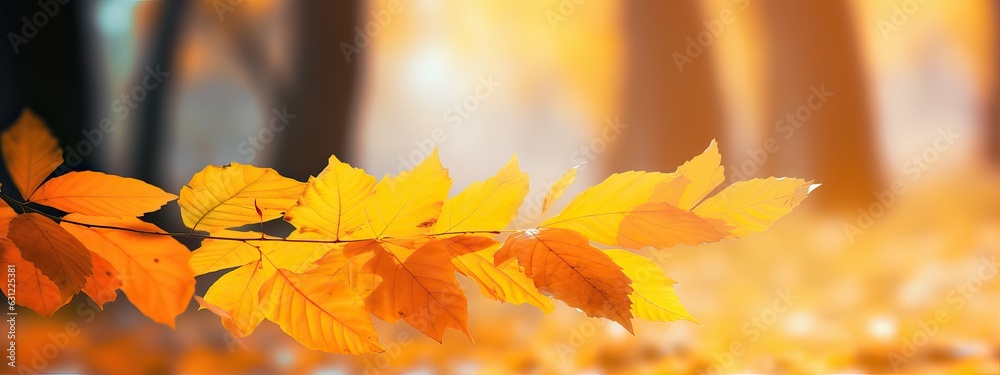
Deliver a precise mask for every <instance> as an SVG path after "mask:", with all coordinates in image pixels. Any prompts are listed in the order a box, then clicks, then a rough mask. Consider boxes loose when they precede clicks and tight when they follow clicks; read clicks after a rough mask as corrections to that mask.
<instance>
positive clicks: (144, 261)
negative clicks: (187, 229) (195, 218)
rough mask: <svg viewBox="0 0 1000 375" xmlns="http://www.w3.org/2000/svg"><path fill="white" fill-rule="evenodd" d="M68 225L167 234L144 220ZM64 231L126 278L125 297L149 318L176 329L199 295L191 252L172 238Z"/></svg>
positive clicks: (86, 220) (107, 231) (102, 220)
mask: <svg viewBox="0 0 1000 375" xmlns="http://www.w3.org/2000/svg"><path fill="white" fill-rule="evenodd" d="M66 220H71V221H76V222H83V223H88V224H97V225H106V226H114V227H118V228H128V229H133V230H141V231H149V232H161V233H162V232H163V231H162V230H160V228H158V227H156V226H155V225H153V224H149V223H145V222H142V221H140V220H139V219H135V218H131V219H116V218H109V217H89V216H83V215H79V214H69V215H66ZM62 226H63V228H65V229H66V230H67V231H69V232H70V233H72V234H73V236H76V238H78V239H79V240H80V241H81V242H83V243H85V244H87V247H88V248H89V249H90V250H91V251H93V252H94V253H96V254H98V255H100V256H101V257H104V259H107V261H108V262H109V263H111V265H112V266H114V268H115V269H117V270H119V272H121V279H122V287H121V289H122V291H123V292H125V295H126V296H128V299H129V301H132V303H133V304H134V305H135V307H137V308H138V309H139V311H142V313H143V314H146V316H148V317H150V318H151V319H153V320H154V321H156V322H159V323H163V324H166V325H169V326H170V327H171V328H172V327H174V318H175V317H177V315H179V314H180V313H182V312H184V310H185V309H187V306H188V304H189V303H190V302H191V296H192V295H193V294H194V271H192V270H191V267H190V266H188V259H190V258H191V252H189V251H188V249H187V248H186V247H184V245H181V244H180V242H177V240H175V239H173V238H172V237H169V236H162V235H153V234H143V233H135V232H129V231H124V230H113V229H100V228H86V227H83V226H80V225H76V224H70V223H67V222H63V223H62Z"/></svg>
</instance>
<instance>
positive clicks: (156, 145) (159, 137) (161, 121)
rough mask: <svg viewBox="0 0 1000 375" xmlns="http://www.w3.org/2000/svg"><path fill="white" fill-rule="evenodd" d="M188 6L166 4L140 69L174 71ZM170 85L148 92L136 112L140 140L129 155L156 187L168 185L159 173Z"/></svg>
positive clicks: (179, 0) (178, 1)
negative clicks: (133, 156) (133, 157)
mask: <svg viewBox="0 0 1000 375" xmlns="http://www.w3.org/2000/svg"><path fill="white" fill-rule="evenodd" d="M187 4H188V0H173V1H166V2H163V4H162V7H163V9H162V17H159V23H158V24H157V25H156V31H155V33H154V34H153V37H152V40H151V41H150V50H149V51H144V52H147V53H146V54H145V55H140V56H145V57H146V61H145V64H142V65H141V66H137V67H136V68H137V69H139V70H141V69H145V67H147V66H148V67H151V68H153V69H156V68H157V67H160V70H162V71H165V72H173V71H174V70H175V69H174V63H175V61H174V57H175V55H176V51H177V43H178V42H177V41H178V39H179V38H180V33H181V27H182V26H183V25H184V16H185V13H186V11H187ZM143 77H145V74H144V73H143V74H138V75H135V79H136V81H135V82H134V83H133V85H135V86H138V85H141V84H142V82H141V80H142V79H143ZM133 85H130V87H132V86H133ZM171 86H174V83H173V82H172V80H164V81H163V82H161V83H160V86H159V87H157V89H156V90H149V92H148V93H147V95H146V99H145V100H143V101H142V102H141V103H139V104H138V105H137V106H136V109H135V113H136V114H135V118H136V119H137V120H136V123H135V124H136V125H135V126H136V129H137V130H138V137H137V138H138V139H137V142H135V144H134V145H133V150H135V151H134V152H131V153H130V154H131V155H136V157H137V158H138V163H137V164H136V165H137V170H136V177H138V178H139V179H141V180H143V181H146V182H149V183H151V184H153V185H157V186H166V185H167V181H166V176H165V175H164V174H163V173H162V171H160V169H159V166H160V159H161V158H162V157H163V151H162V150H161V148H162V145H163V144H164V143H165V142H164V141H163V137H164V135H165V134H166V132H165V130H166V125H167V124H166V122H167V118H166V117H167V116H166V115H165V112H166V110H167V98H168V97H169V95H170V87H171Z"/></svg>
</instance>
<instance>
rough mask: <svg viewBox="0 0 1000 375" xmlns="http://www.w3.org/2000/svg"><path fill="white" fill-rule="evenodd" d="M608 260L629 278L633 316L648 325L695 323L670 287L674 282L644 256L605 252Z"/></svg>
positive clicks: (623, 251)
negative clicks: (643, 320)
mask: <svg viewBox="0 0 1000 375" xmlns="http://www.w3.org/2000/svg"><path fill="white" fill-rule="evenodd" d="M604 253H605V254H607V255H608V256H609V257H611V260H612V261H614V262H615V264H617V265H618V266H620V267H621V268H622V271H623V272H625V275H626V276H628V278H629V279H632V284H631V286H632V294H629V299H631V300H632V314H633V315H634V316H635V317H636V318H639V319H645V320H648V321H651V322H669V321H674V320H688V321H691V322H695V323H697V322H698V321H697V320H695V319H694V317H693V316H691V313H689V312H688V311H687V309H686V308H684V305H681V301H680V299H679V298H678V297H677V293H676V292H674V287H673V285H674V284H675V283H676V282H675V281H674V280H672V279H670V278H669V277H667V275H665V274H664V273H663V269H661V268H660V266H658V265H656V263H653V261H651V260H649V258H646V257H644V256H641V255H638V254H636V253H633V252H630V251H626V250H604Z"/></svg>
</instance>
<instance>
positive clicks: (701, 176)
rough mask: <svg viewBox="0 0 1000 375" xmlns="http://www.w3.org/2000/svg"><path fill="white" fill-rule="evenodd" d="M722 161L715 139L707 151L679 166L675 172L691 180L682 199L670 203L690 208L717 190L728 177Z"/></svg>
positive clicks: (686, 208)
mask: <svg viewBox="0 0 1000 375" xmlns="http://www.w3.org/2000/svg"><path fill="white" fill-rule="evenodd" d="M721 163H722V155H720V154H719V145H718V144H716V143H715V140H714V139H713V140H712V143H710V144H709V145H708V148H707V149H705V152H703V153H702V154H701V155H698V156H695V157H694V158H693V159H691V160H689V161H688V162H686V163H684V164H683V165H681V166H680V167H678V168H677V172H675V173H676V174H677V175H679V176H684V177H685V178H687V179H688V180H690V182H689V183H688V184H687V187H686V189H685V190H684V194H683V195H682V196H681V199H680V201H679V202H669V203H671V204H674V205H675V206H677V207H679V208H681V209H685V210H690V209H691V207H694V206H695V205H697V204H698V202H701V200H702V199H704V198H705V196H706V195H708V193H711V192H712V190H715V188H716V187H718V186H719V184H721V183H722V181H723V180H725V179H726V175H725V174H724V168H723V167H722V165H721Z"/></svg>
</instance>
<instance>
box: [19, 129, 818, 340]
mask: <svg viewBox="0 0 1000 375" xmlns="http://www.w3.org/2000/svg"><path fill="white" fill-rule="evenodd" d="M0 137H2V140H0V146H2V147H3V157H4V160H5V162H6V163H7V167H8V170H9V171H10V172H11V178H12V180H13V181H14V182H15V185H16V187H17V188H18V190H19V191H20V192H21V195H22V197H27V199H26V200H30V202H18V204H19V205H20V206H21V207H22V209H23V210H25V211H32V212H30V213H22V214H20V215H19V214H18V213H17V212H15V211H14V210H13V209H12V208H11V207H9V206H8V205H7V204H6V202H3V201H0V250H2V251H0V259H2V261H4V262H6V263H8V264H9V265H10V266H13V267H14V269H15V272H16V277H17V280H16V281H15V286H16V288H17V290H18V293H19V294H18V295H17V301H18V303H19V304H21V305H23V306H26V307H28V308H31V309H33V310H35V311H37V312H38V313H40V314H42V315H45V316H50V315H52V314H53V313H54V312H55V311H56V310H57V309H58V308H59V307H60V306H63V305H65V304H66V303H67V302H68V301H69V300H70V298H71V297H72V295H73V294H75V293H76V292H78V291H80V290H82V291H83V292H84V293H86V294H87V295H88V296H89V297H90V298H91V299H93V300H94V301H96V302H97V303H98V305H103V304H105V303H107V302H110V301H113V300H115V298H116V297H117V289H121V290H122V291H123V292H124V293H125V295H126V296H127V297H128V298H129V300H130V301H131V302H132V303H133V304H134V305H135V306H136V307H137V308H138V309H139V310H140V311H142V312H143V313H144V314H146V315H147V316H149V317H150V318H151V319H153V320H154V321H157V322H160V323H163V324H167V325H170V326H171V327H173V325H174V322H175V319H176V317H177V316H178V314H180V313H181V312H183V311H184V310H185V309H186V308H187V306H188V304H189V303H190V299H191V296H192V295H193V292H194V283H195V281H194V276H195V275H198V274H205V273H209V272H216V271H221V270H227V271H226V272H224V273H223V274H222V275H221V277H220V278H219V279H218V280H217V281H216V282H214V283H213V284H212V285H211V286H210V287H209V288H208V291H207V293H206V294H205V296H204V298H201V297H196V300H197V301H198V303H199V305H200V306H201V308H204V309H208V310H210V311H212V312H213V313H215V314H216V315H218V316H220V317H221V321H222V325H223V326H224V327H225V328H226V329H227V330H228V331H229V332H230V333H232V334H233V335H234V336H237V337H244V336H247V335H249V334H251V333H252V332H254V330H255V329H256V327H257V326H258V325H259V324H260V322H262V321H263V320H264V319H269V320H272V321H274V322H275V323H276V324H277V325H278V326H280V327H281V329H282V330H283V331H284V332H286V333H288V334H289V335H290V336H292V337H293V338H294V339H295V340H297V341H299V342H300V343H302V344H303V345H304V346H306V347H308V348H311V349H318V350H324V351H328V352H333V353H352V354H366V353H376V352H380V351H383V350H385V348H384V347H383V346H382V345H381V344H380V343H379V341H378V337H377V333H376V332H375V329H374V326H373V323H372V320H371V315H372V314H374V315H375V316H376V317H378V318H380V319H382V320H385V321H386V322H390V323H394V322H397V321H399V320H404V321H406V322H407V323H409V324H410V325H411V326H413V327H414V328H416V329H417V330H419V331H421V332H423V333H424V334H425V335H427V336H429V337H431V338H433V339H435V340H437V341H439V342H440V341H441V340H442V339H443V336H444V332H445V331H446V330H447V329H448V328H453V329H456V330H458V331H461V332H463V333H465V334H466V335H467V336H469V338H470V339H471V338H472V337H471V334H470V332H469V328H468V307H467V300H466V297H465V295H464V293H463V290H462V288H461V285H460V284H459V283H458V280H456V278H455V276H456V275H455V273H456V272H458V273H461V274H463V275H465V276H467V277H469V278H471V279H472V280H474V281H475V282H476V283H477V284H478V285H479V288H480V291H481V292H482V293H483V294H484V295H486V296H487V297H489V298H492V299H495V300H498V301H502V302H510V303H518V304H521V303H529V304H533V305H535V306H538V307H539V308H541V309H542V310H544V311H546V312H549V311H551V310H552V309H553V303H552V298H557V299H561V300H563V301H564V302H566V303H567V304H568V305H569V306H572V307H576V308H578V309H580V310H582V311H584V312H585V313H587V315H589V316H595V317H605V318H608V319H611V320H614V321H616V322H618V323H619V324H621V325H622V326H623V327H625V328H626V329H627V330H628V331H629V332H632V322H631V319H632V318H633V317H637V318H641V319H646V320H650V321H671V320H679V319H683V320H691V321H694V318H693V317H691V315H690V314H689V313H688V312H687V310H686V309H685V308H684V306H683V305H681V303H680V301H679V300H678V298H677V295H676V293H675V291H674V289H673V284H674V281H673V280H671V279H670V278H669V277H667V276H666V275H665V274H664V273H663V271H662V270H661V269H660V268H659V267H658V266H657V265H656V264H655V263H653V262H652V261H650V260H649V259H647V258H645V257H642V256H639V255H637V254H635V253H631V252H628V251H626V250H605V251H601V250H598V249H597V248H596V247H594V246H593V245H591V241H594V242H597V243H601V244H605V245H612V246H621V247H626V248H632V249H637V248H641V247H646V246H652V247H656V248H663V247H669V246H674V245H677V244H692V245H697V244H700V243H704V242H712V241H718V240H720V239H722V238H727V237H729V238H735V237H741V236H745V235H747V234H750V233H755V232H759V231H762V230H764V229H766V228H767V227H769V226H770V225H772V224H773V223H774V221H775V220H777V219H778V218H780V217H781V216H784V215H785V214H787V213H789V212H790V211H791V210H792V209H793V208H794V207H795V206H796V205H798V204H799V203H800V202H801V201H802V199H804V198H805V197H806V195H808V193H809V192H811V190H812V189H813V188H815V187H816V186H818V185H810V183H809V182H806V181H804V180H799V179H774V178H770V179H757V180H751V181H746V182H738V183H736V184H733V185H732V186H729V187H727V188H725V189H723V190H722V191H721V192H720V193H718V194H717V195H715V196H712V197H708V198H706V197H707V196H708V195H709V194H710V193H711V192H712V191H715V190H716V189H717V187H718V186H719V184H720V183H721V182H722V181H723V179H724V175H723V172H724V171H723V168H722V166H721V155H720V154H719V150H718V145H717V144H716V143H715V142H714V141H713V142H712V143H711V144H710V145H709V147H708V148H707V149H706V150H705V152H704V153H702V154H701V155H699V156H696V157H695V158H693V159H692V160H690V161H688V162H686V163H684V164H683V165H682V166H680V167H679V168H678V169H677V171H675V172H674V173H669V174H668V173H659V172H642V171H630V172H625V173H619V174H614V175H612V176H610V177H608V178H607V179H605V180H604V181H603V182H601V183H600V184H598V185H596V186H593V187H590V188H588V189H586V190H584V191H583V193H581V194H580V195H578V196H577V197H575V198H574V199H572V200H571V201H570V202H569V203H568V204H567V205H566V207H565V209H563V211H562V212H560V213H559V214H558V215H556V216H555V217H552V218H549V219H547V220H545V221H543V223H542V224H541V225H540V226H539V228H537V229H530V230H521V231H518V232H516V233H514V234H513V235H510V236H509V237H508V238H507V239H506V241H504V242H503V243H502V244H500V243H498V242H497V241H496V240H494V239H493V238H490V237H486V236H488V235H495V234H497V233H499V232H500V231H501V230H502V229H504V228H505V227H506V226H507V225H508V224H509V223H510V221H511V220H512V219H513V218H515V216H516V214H517V211H518V209H519V207H520V205H521V203H522V202H523V200H524V198H525V196H526V195H527V194H528V180H527V175H526V174H525V173H523V172H522V171H521V170H520V168H519V166H518V161H517V158H516V156H515V157H512V158H511V159H510V161H509V162H508V163H507V164H506V165H505V166H504V167H503V168H501V169H500V171H499V172H497V173H496V174H495V175H494V176H492V177H489V178H487V179H486V180H484V181H481V182H475V183H473V184H472V185H470V186H469V187H467V188H466V189H465V190H463V191H462V192H460V193H458V194H457V195H455V196H454V197H452V198H451V199H447V198H448V193H449V189H450V187H451V178H450V177H449V175H448V171H447V170H446V169H445V168H444V167H443V166H442V165H441V162H440V159H439V157H438V154H437V150H436V149H435V150H434V151H433V152H432V153H431V155H430V156H429V157H427V158H426V159H425V160H424V161H423V162H421V163H420V164H418V165H417V166H416V167H415V168H413V169H412V170H411V171H407V172H403V173H401V174H399V175H398V176H394V177H393V176H385V177H384V178H382V179H381V180H380V181H378V182H377V183H376V181H375V178H374V177H372V176H369V175H368V174H366V173H365V172H364V171H363V170H361V169H359V168H354V167H351V166H350V165H348V164H346V163H343V162H341V161H340V160H338V159H337V158H336V157H333V156H331V157H330V159H329V160H328V165H327V167H326V168H325V169H324V170H323V171H322V172H321V173H319V174H318V175H317V176H316V177H312V178H310V179H309V181H308V183H301V182H298V181H295V180H293V179H289V178H285V177H282V176H281V175H279V174H278V172H276V171H275V170H273V169H269V168H258V167H253V166H249V165H242V164H238V163H233V164H232V165H228V166H224V167H216V166H208V167H206V168H205V169H203V170H202V171H200V172H198V173H196V174H195V175H194V176H193V177H192V179H191V181H190V182H189V183H188V184H187V185H186V186H184V187H183V188H182V189H181V192H180V197H179V202H178V204H179V206H180V207H181V217H182V221H183V222H184V224H185V225H186V226H187V227H189V228H191V232H189V233H167V232H164V231H162V230H160V229H159V228H158V227H157V226H155V225H152V224H148V223H144V222H142V221H140V220H138V219H137V218H136V216H141V215H144V214H146V213H149V212H152V211H155V210H157V209H159V208H160V207H161V206H162V205H164V204H165V203H167V202H169V201H170V200H172V199H175V198H177V197H175V196H173V195H171V194H168V193H165V192H163V191H162V190H160V189H159V188H156V187H154V186H152V185H149V184H146V183H145V182H142V181H139V180H134V179H129V178H124V177H118V176H113V175H107V174H103V173H99V172H70V173H68V174H65V175H63V176H59V177H56V178H54V179H52V180H50V181H48V182H45V179H46V178H47V177H48V175H49V174H50V173H51V172H52V171H54V169H55V168H56V167H58V166H59V164H60V163H61V162H62V158H61V156H60V151H59V149H58V145H57V142H56V140H55V139H53V138H52V136H51V134H49V132H48V130H47V129H46V128H45V126H44V125H43V124H42V123H41V121H40V120H39V119H38V118H37V117H35V116H34V115H33V114H32V113H31V112H30V111H25V112H24V113H23V114H22V116H21V118H20V119H19V120H18V122H17V124H15V125H14V126H13V127H12V128H11V129H10V130H8V131H5V132H4V133H3V134H2V136H0ZM576 171H577V167H574V168H572V169H570V170H568V171H567V172H566V173H564V174H563V175H562V176H561V177H560V179H559V180H558V181H557V182H556V183H554V184H553V185H552V187H550V189H549V191H548V194H547V195H546V197H545V199H544V201H543V202H542V211H543V212H544V211H546V210H548V209H549V208H550V207H551V205H552V203H553V202H554V201H555V200H556V199H558V198H559V197H560V196H561V195H562V194H563V193H564V192H565V190H566V188H567V186H568V185H569V184H570V183H572V182H573V180H574V179H575V176H576ZM43 182H44V183H43ZM39 186H40V187H39ZM4 199H8V200H12V201H13V200H14V198H10V197H7V196H4ZM29 203H30V204H29ZM36 205H46V206H49V207H52V208H55V209H58V210H60V211H63V212H67V213H69V214H68V215H66V216H65V217H63V218H61V219H59V218H57V217H55V216H48V215H47V214H41V213H37V212H39V209H38V208H37V206H36ZM282 216H284V220H286V221H288V222H289V223H291V224H292V225H293V226H294V227H296V229H297V230H296V231H294V232H293V233H292V234H290V235H289V236H287V237H284V238H282V237H276V236H273V235H268V234H266V233H262V232H253V231H238V230H233V229H232V228H236V227H240V226H243V225H247V224H257V223H260V224H261V230H262V231H263V228H264V226H263V222H264V221H268V220H273V219H277V218H279V217H282ZM57 221H60V222H61V224H56V222H57ZM195 230H201V231H202V232H206V233H207V234H195V233H193V232H194V231H195ZM173 237H203V238H204V239H203V241H202V243H201V244H200V246H199V247H198V248H197V249H196V250H195V251H194V252H189V251H188V249H187V248H186V247H185V246H183V245H181V244H180V243H179V242H177V241H176V240H175V239H174V238H173Z"/></svg>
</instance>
